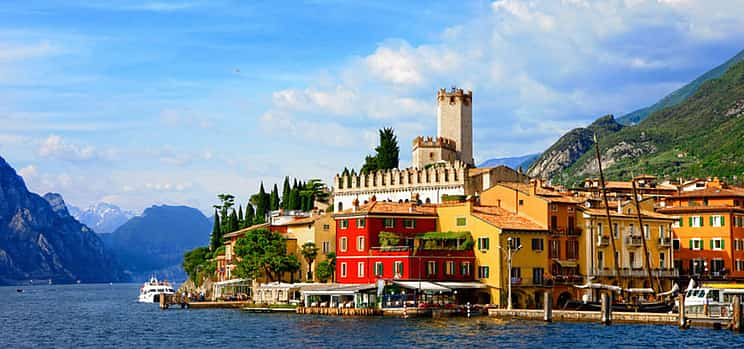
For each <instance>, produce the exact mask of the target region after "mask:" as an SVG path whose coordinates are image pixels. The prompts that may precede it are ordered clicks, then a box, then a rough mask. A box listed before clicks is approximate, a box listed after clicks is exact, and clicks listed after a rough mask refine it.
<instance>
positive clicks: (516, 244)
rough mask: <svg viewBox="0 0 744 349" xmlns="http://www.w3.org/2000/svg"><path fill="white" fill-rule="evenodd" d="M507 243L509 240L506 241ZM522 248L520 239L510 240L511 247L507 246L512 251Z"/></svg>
mask: <svg viewBox="0 0 744 349" xmlns="http://www.w3.org/2000/svg"><path fill="white" fill-rule="evenodd" d="M507 241H509V240H507ZM521 246H522V239H520V238H515V237H513V238H512V239H511V246H509V247H510V248H511V249H512V250H516V249H518V248H519V247H521Z"/></svg>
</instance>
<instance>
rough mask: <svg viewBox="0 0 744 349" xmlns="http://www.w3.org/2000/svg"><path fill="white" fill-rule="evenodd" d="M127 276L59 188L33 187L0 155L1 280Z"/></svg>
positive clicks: (111, 279)
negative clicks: (71, 210)
mask: <svg viewBox="0 0 744 349" xmlns="http://www.w3.org/2000/svg"><path fill="white" fill-rule="evenodd" d="M32 280H34V281H36V280H38V281H37V282H46V281H47V280H52V281H53V282H56V283H71V282H76V281H77V280H80V281H81V282H84V283H91V282H120V281H128V280H129V278H128V276H127V275H126V274H125V273H124V272H123V270H122V268H121V267H120V266H118V265H117V263H116V262H115V261H114V259H113V258H111V256H109V255H107V254H106V253H105V251H104V246H103V243H102V242H101V240H100V239H99V238H98V236H97V235H96V234H95V233H94V232H93V231H92V230H90V229H89V228H88V227H86V226H85V225H83V224H81V223H80V222H78V221H77V220H75V218H73V217H72V216H70V214H69V212H68V211H67V207H66V206H65V203H64V200H63V199H62V197H61V196H60V195H59V194H47V195H45V197H44V198H42V197H41V196H39V195H37V194H34V193H31V192H29V191H28V188H26V184H25V183H24V181H23V179H22V178H21V177H20V176H18V174H17V173H16V172H15V170H14V169H13V168H12V167H11V166H10V165H9V164H8V163H7V162H6V161H5V159H3V158H2V157H0V284H19V283H27V282H31V281H32Z"/></svg>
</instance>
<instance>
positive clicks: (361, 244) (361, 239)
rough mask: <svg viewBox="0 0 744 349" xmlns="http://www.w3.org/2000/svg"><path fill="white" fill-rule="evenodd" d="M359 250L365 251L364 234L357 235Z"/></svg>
mask: <svg viewBox="0 0 744 349" xmlns="http://www.w3.org/2000/svg"><path fill="white" fill-rule="evenodd" d="M356 245H357V251H364V236H357V241H356Z"/></svg>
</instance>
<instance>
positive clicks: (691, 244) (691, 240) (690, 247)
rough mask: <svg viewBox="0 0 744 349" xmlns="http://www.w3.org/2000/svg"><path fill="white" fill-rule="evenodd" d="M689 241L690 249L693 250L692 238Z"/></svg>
mask: <svg viewBox="0 0 744 349" xmlns="http://www.w3.org/2000/svg"><path fill="white" fill-rule="evenodd" d="M689 243H690V249H691V250H692V240H690V241H689Z"/></svg>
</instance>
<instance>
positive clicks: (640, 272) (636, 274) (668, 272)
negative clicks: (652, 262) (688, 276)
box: [595, 268, 679, 278]
mask: <svg viewBox="0 0 744 349" xmlns="http://www.w3.org/2000/svg"><path fill="white" fill-rule="evenodd" d="M595 275H597V276H607V277H609V276H620V277H632V278H645V277H648V272H647V271H646V270H644V269H642V268H641V269H638V268H633V269H629V268H622V269H620V270H618V271H617V274H616V273H615V271H614V270H612V269H611V268H604V269H602V270H598V271H597V272H596V274H595ZM651 276H654V277H661V278H672V277H679V273H678V272H677V271H676V270H674V269H651Z"/></svg>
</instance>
